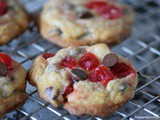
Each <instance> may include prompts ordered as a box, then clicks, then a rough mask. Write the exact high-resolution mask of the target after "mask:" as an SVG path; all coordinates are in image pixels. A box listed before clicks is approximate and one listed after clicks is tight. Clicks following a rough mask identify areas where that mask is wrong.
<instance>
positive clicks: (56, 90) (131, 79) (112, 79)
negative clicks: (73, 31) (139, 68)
mask: <svg viewBox="0 0 160 120" xmlns="http://www.w3.org/2000/svg"><path fill="white" fill-rule="evenodd" d="M46 56H47V57H46ZM28 76H29V82H30V83H31V84H32V85H34V86H36V87H37V89H38V93H39V95H40V97H41V98H42V99H44V100H46V101H47V102H49V103H51V104H53V106H55V107H57V106H58V105H60V104H64V108H65V109H67V110H68V111H69V113H71V114H75V115H83V114H88V115H91V116H108V115H110V114H112V113H113V112H115V111H116V110H117V109H119V108H120V107H121V106H123V105H124V104H125V103H127V102H128V101H129V100H130V99H132V98H133V97H134V90H135V88H136V86H137V82H138V78H137V73H136V70H135V69H134V67H133V65H132V64H131V62H129V61H128V60H127V59H125V58H123V57H122V56H120V55H117V54H116V53H113V52H112V51H111V50H110V49H109V47H108V46H107V45H105V44H96V45H93V46H82V47H68V48H65V49H62V50H60V51H58V52H57V53H56V54H52V53H45V54H43V55H42V56H39V57H37V58H36V59H35V62H34V63H33V66H32V67H31V69H30V70H29V72H28Z"/></svg>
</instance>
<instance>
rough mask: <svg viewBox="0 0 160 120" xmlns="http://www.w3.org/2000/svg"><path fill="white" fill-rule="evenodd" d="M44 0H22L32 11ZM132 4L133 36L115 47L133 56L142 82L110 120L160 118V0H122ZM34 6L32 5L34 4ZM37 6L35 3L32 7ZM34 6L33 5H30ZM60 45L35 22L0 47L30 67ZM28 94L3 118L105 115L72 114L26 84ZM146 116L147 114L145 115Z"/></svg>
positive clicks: (70, 118) (41, 119)
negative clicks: (41, 97) (19, 105)
mask: <svg viewBox="0 0 160 120" xmlns="http://www.w3.org/2000/svg"><path fill="white" fill-rule="evenodd" d="M44 1H45V0H34V1H33V0H32V1H31V0H21V2H23V3H24V4H25V5H26V8H27V9H28V8H29V9H28V10H29V12H30V13H32V14H33V13H37V11H38V10H39V9H40V8H41V7H40V6H37V5H41V4H37V3H41V2H44ZM121 2H125V3H127V4H130V5H131V6H132V7H133V9H135V11H136V13H137V20H136V22H135V25H134V27H133V33H132V35H131V37H130V38H128V39H127V40H126V41H124V42H123V43H122V44H120V45H117V46H116V47H113V48H112V50H113V51H115V52H116V53H118V54H121V55H122V56H124V57H126V58H128V59H129V60H131V61H132V62H133V63H134V65H135V67H136V69H137V72H138V74H139V84H138V87H137V89H136V91H135V97H134V99H132V100H131V101H129V102H128V103H127V104H126V105H125V106H124V107H122V108H121V109H119V110H118V111H116V112H115V113H114V114H113V115H111V116H110V117H109V118H107V119H109V120H114V119H115V120H117V119H122V120H124V119H130V120H134V119H140V117H142V118H143V117H144V118H145V117H148V118H152V119H160V89H159V87H160V24H159V22H160V9H159V7H160V1H159V0H154V1H151V0H121ZM31 6H32V7H31ZM33 6H34V7H33ZM31 8H33V9H31ZM59 49H60V48H59V47H57V46H55V45H53V44H51V43H49V42H47V41H45V40H44V39H43V38H42V37H41V36H40V35H39V34H38V28H37V27H36V26H35V24H34V22H31V23H30V26H29V27H28V29H27V30H26V32H25V33H24V34H22V35H20V36H19V37H18V38H16V39H15V40H13V41H12V42H10V43H8V44H6V45H3V46H1V47H0V51H4V52H7V53H8V54H9V55H11V56H12V58H13V59H15V60H17V61H18V62H20V63H21V64H22V65H23V66H24V67H25V69H26V70H28V69H29V68H30V66H31V64H32V62H33V59H34V58H35V57H36V56H38V55H40V54H43V53H44V52H47V51H49V52H56V51H57V50H59ZM26 94H27V95H28V96H29V99H28V100H27V102H26V103H25V105H24V106H23V107H21V108H19V109H18V110H16V111H13V112H11V113H9V114H7V115H6V116H5V118H3V119H4V120H19V119H21V120H26V119H31V120H51V119H54V120H55V119H65V120H74V119H75V120H76V119H87V120H95V119H96V120H101V119H106V118H99V117H90V116H82V117H78V116H74V115H70V114H69V113H68V112H67V111H66V110H64V109H63V107H62V106H60V107H58V108H54V107H53V106H52V105H51V104H48V103H46V102H45V101H44V100H42V99H40V98H39V96H38V94H37V90H36V89H35V88H34V87H33V86H31V85H29V84H27V89H26ZM146 119H147V118H146Z"/></svg>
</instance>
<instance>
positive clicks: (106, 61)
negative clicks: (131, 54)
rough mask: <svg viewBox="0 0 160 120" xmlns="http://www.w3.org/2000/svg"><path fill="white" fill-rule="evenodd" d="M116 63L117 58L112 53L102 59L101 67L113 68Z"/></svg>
mask: <svg viewBox="0 0 160 120" xmlns="http://www.w3.org/2000/svg"><path fill="white" fill-rule="evenodd" d="M117 61H118V56H117V55H116V54H114V53H109V54H108V55H106V56H105V57H104V58H103V65H105V66H106V67H113V66H114V65H115V64H116V63H117Z"/></svg>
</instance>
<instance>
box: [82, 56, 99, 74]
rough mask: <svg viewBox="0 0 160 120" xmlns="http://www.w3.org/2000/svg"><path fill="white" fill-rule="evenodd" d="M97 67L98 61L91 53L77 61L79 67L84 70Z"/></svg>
mask: <svg viewBox="0 0 160 120" xmlns="http://www.w3.org/2000/svg"><path fill="white" fill-rule="evenodd" d="M98 65H99V60H98V59H97V57H96V56H95V55H93V54H92V53H87V54H85V55H84V56H83V57H82V58H81V59H80V61H79V66H80V67H82V68H83V69H85V70H87V71H88V70H93V69H95V68H96V67H98Z"/></svg>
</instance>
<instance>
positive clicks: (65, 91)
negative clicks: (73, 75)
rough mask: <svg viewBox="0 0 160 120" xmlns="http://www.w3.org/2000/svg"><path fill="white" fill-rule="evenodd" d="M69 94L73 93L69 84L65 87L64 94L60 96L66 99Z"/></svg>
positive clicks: (71, 85)
mask: <svg viewBox="0 0 160 120" xmlns="http://www.w3.org/2000/svg"><path fill="white" fill-rule="evenodd" d="M71 92H73V84H70V85H69V86H67V87H66V88H65V90H64V93H63V94H62V96H63V97H66V96H67V95H69V94H70V93H71Z"/></svg>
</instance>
